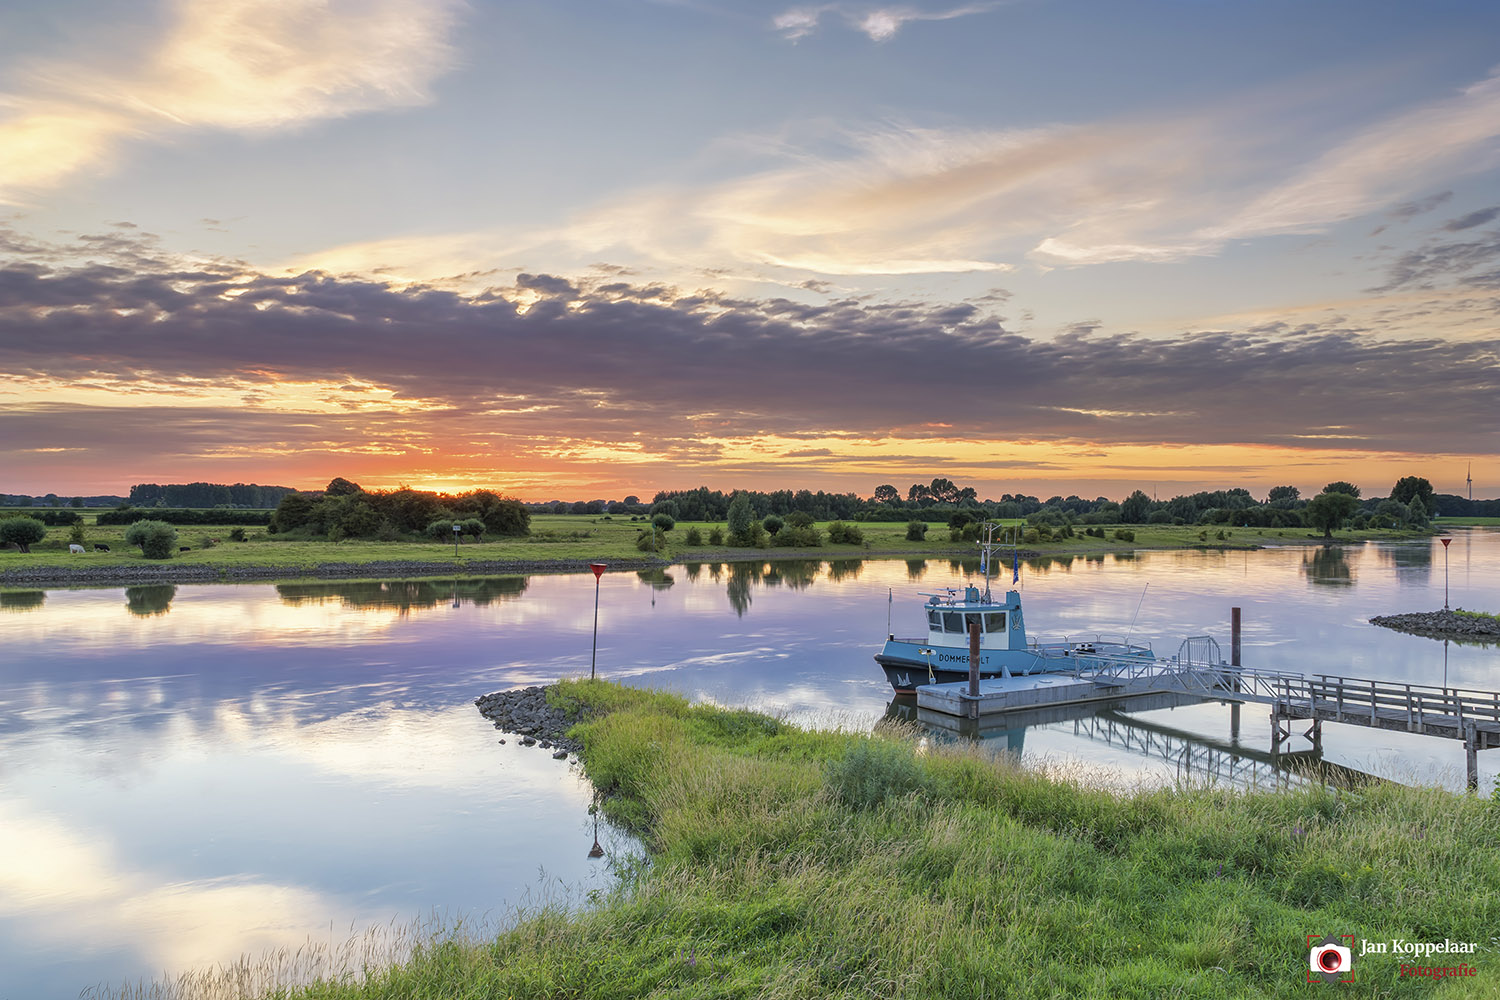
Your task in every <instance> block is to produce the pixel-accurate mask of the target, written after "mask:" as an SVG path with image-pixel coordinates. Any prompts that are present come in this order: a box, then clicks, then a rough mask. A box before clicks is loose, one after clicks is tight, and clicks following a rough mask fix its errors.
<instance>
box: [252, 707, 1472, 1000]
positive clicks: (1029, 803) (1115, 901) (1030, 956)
mask: <svg viewBox="0 0 1500 1000" xmlns="http://www.w3.org/2000/svg"><path fill="white" fill-rule="evenodd" d="M553 694H554V697H555V699H556V703H559V704H567V705H571V706H573V707H574V708H584V709H586V710H588V711H590V712H593V713H596V714H595V716H594V717H593V718H592V719H591V720H590V721H587V722H586V723H584V724H583V725H582V726H581V727H580V728H579V729H577V730H575V732H577V733H579V734H581V735H582V737H583V739H584V741H585V747H586V749H585V753H584V758H585V761H586V765H585V767H586V772H587V774H588V776H589V777H590V779H591V780H592V781H593V782H594V784H595V785H596V787H598V788H600V789H601V790H602V791H604V792H605V793H606V794H607V798H606V799H605V802H606V811H607V812H608V813H609V815H610V816H611V817H612V818H614V819H615V820H616V821H617V822H620V823H623V824H626V825H628V826H630V827H631V828H633V829H634V830H636V831H637V832H638V833H639V834H640V835H641V836H642V838H643V839H644V841H645V842H646V843H647V844H648V845H649V847H650V857H649V861H648V860H645V859H639V860H631V859H620V860H618V861H617V863H618V866H619V870H620V871H621V880H620V884H619V887H618V888H617V889H616V890H615V891H613V892H611V893H608V894H606V895H603V896H601V897H600V898H598V899H597V900H596V901H595V902H596V905H594V906H593V907H590V908H589V909H586V910H584V911H582V912H577V911H575V912H566V911H564V910H562V909H547V908H543V909H541V910H539V911H533V912H531V913H529V914H526V915H523V916H522V917H521V918H520V919H519V920H518V922H516V923H515V924H514V926H513V927H512V928H510V929H508V930H506V931H505V932H503V933H500V934H499V935H498V936H495V937H493V938H489V939H485V940H481V941H464V940H454V939H451V938H445V937H443V936H438V937H435V938H433V939H432V940H430V941H429V942H427V943H425V944H423V945H420V946H419V947H418V948H417V950H416V953H415V955H414V956H412V957H410V958H409V959H407V960H404V961H402V962H400V963H398V964H397V965H395V966H394V967H391V968H389V969H384V970H378V971H373V972H371V973H370V974H369V977H368V979H366V980H365V981H363V982H349V981H346V982H342V983H321V984H315V985H313V986H311V987H308V988H306V989H303V990H295V989H294V990H289V991H287V992H286V993H285V994H282V993H280V992H278V993H277V994H276V995H278V996H281V995H286V996H297V997H315V998H324V1000H353V998H377V997H379V998H394V997H434V998H435V997H475V998H477V997H497V998H500V997H594V998H635V997H641V998H644V997H726V998H727V997H746V998H748V997H780V998H797V997H808V998H813V997H872V998H874V997H878V998H881V1000H892V998H908V997H909V998H914V1000H915V998H929V997H1012V996H1013V997H1045V998H1053V997H1055V998H1062V997H1079V998H1096V1000H1106V998H1107V1000H1122V998H1124V1000H1158V998H1162V997H1174V998H1215V1000H1218V998H1223V1000H1230V998H1235V1000H1239V998H1272V997H1295V996H1303V995H1305V994H1308V993H1310V992H1315V991H1316V990H1318V989H1322V988H1323V987H1322V985H1321V984H1319V985H1313V986H1309V985H1308V984H1307V983H1306V973H1307V969H1308V950H1307V946H1306V943H1305V942H1306V938H1307V935H1310V934H1312V935H1319V936H1321V935H1325V934H1352V935H1354V937H1355V939H1356V947H1355V955H1356V958H1355V961H1354V966H1353V982H1352V984H1350V985H1345V986H1340V987H1336V989H1335V991H1336V992H1339V995H1345V996H1359V997H1375V996H1379V997H1392V998H1405V997H1423V998H1427V997H1438V998H1445V997H1460V996H1462V997H1471V998H1486V997H1488V998H1495V997H1500V955H1497V948H1496V939H1495V938H1494V936H1493V935H1494V933H1495V928H1496V926H1497V924H1500V894H1497V892H1496V889H1495V887H1496V886H1500V833H1497V830H1500V822H1497V818H1500V803H1497V802H1494V801H1491V800H1489V799H1485V798H1476V797H1462V796H1457V795H1453V794H1451V793H1448V792H1445V791H1441V790H1437V789H1431V788H1407V787H1402V786H1398V785H1385V784H1382V785H1375V786H1370V787H1365V788H1361V789H1359V790H1357V791H1355V790H1337V789H1327V788H1322V787H1314V788H1309V789H1306V790H1300V791H1292V792H1280V793H1270V792H1267V793H1256V794H1248V795H1240V794H1234V793H1231V792H1227V791H1222V790H1217V789H1212V788H1204V787H1182V788H1176V789H1165V790H1152V791H1140V792H1136V793H1133V794H1120V793H1116V792H1111V791H1108V790H1105V789H1102V788H1097V787H1092V786H1091V785H1090V784H1089V783H1088V782H1086V781H1083V780H1079V779H1077V778H1075V777H1071V776H1069V775H1068V774H1066V773H1057V772H1056V771H1053V772H1048V771H1047V770H1042V771H1036V770H1029V769H1023V768H1021V767H1019V766H1018V765H1016V764H1014V763H1013V762H1012V761H1010V759H1009V758H999V759H997V758H995V757H992V756H991V755H989V754H988V753H987V752H985V751H984V750H982V749H977V748H974V747H972V746H957V747H933V746H926V745H918V744H917V743H915V742H913V739H912V737H911V736H910V735H907V734H901V733H878V734H877V735H876V736H874V737H866V736H862V735H858V734H848V733H838V732H812V731H804V730H801V729H797V728H793V727H790V726H787V725H785V724H782V723H780V722H777V721H776V720H774V719H771V718H768V717H765V716H761V715H757V714H753V713H748V712H736V711H729V710H724V709H719V708H715V707H711V706H706V705H699V706H689V705H688V704H687V703H686V702H685V701H683V700H682V699H680V698H678V697H676V696H671V695H665V694H659V693H652V692H645V691H640V690H635V689H628V688H623V687H616V686H614V685H610V684H606V683H604V682H592V681H580V682H565V683H564V684H562V685H560V686H559V687H558V688H557V689H555V690H554V692H553ZM1360 939H1365V940H1369V941H1379V942H1391V941H1395V940H1401V941H1415V942H1427V941H1437V942H1441V941H1443V940H1445V939H1447V940H1450V941H1455V942H1472V943H1474V944H1475V945H1477V946H1478V948H1479V950H1478V951H1477V952H1475V953H1472V954H1467V953H1461V954H1452V955H1438V956H1434V957H1431V958H1428V959H1425V960H1422V961H1420V962H1416V961H1413V960H1411V959H1410V958H1409V957H1408V958H1407V960H1406V961H1407V963H1408V964H1414V965H1415V964H1420V965H1425V966H1429V967H1432V966H1441V967H1456V966H1458V965H1459V964H1460V963H1467V964H1468V965H1469V966H1471V967H1474V968H1476V969H1477V970H1478V975H1477V976H1475V977H1472V978H1463V979H1444V980H1439V981H1437V982H1434V980H1433V979H1432V978H1417V977H1402V976H1401V975H1400V974H1399V973H1400V967H1401V965H1402V964H1403V961H1402V959H1401V957H1400V956H1398V955H1395V954H1386V955H1368V956H1365V957H1358V956H1359V945H1358V943H1357V942H1358V941H1359V940H1360Z"/></svg>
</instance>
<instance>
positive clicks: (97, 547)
mask: <svg viewBox="0 0 1500 1000" xmlns="http://www.w3.org/2000/svg"><path fill="white" fill-rule="evenodd" d="M94 551H95V552H108V551H109V546H108V545H105V544H104V543H103V542H95V543H94Z"/></svg>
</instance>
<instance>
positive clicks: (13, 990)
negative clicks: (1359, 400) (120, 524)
mask: <svg viewBox="0 0 1500 1000" xmlns="http://www.w3.org/2000/svg"><path fill="white" fill-rule="evenodd" d="M1448 558H1449V570H1450V572H1449V579H1450V589H1451V601H1452V603H1453V604H1454V605H1456V606H1464V607H1471V608H1483V609H1489V610H1495V609H1497V608H1500V532H1494V531H1479V530H1475V531H1460V532H1459V533H1457V535H1456V538H1455V540H1454V542H1453V545H1452V550H1451V552H1450V553H1449V554H1448ZM972 572H974V568H973V567H970V566H966V565H959V564H955V563H951V562H949V561H947V560H942V561H929V562H925V563H924V562H920V561H917V562H911V563H908V562H903V561H899V560H897V561H873V562H866V563H859V562H842V563H841V562H833V563H813V564H791V565H774V566H768V565H760V566H755V565H745V564H739V565H731V566H723V567H714V566H702V567H674V568H672V569H670V570H667V571H665V572H655V573H645V574H637V573H621V574H609V575H606V577H605V578H604V580H603V583H602V586H601V589H600V595H601V602H600V612H599V634H600V645H599V665H600V670H601V673H602V674H603V675H604V676H607V677H611V678H615V679H619V680H623V681H626V682H628V683H632V684H641V685H651V686H657V687H665V688H670V689H673V690H676V691H679V692H681V693H683V694H685V695H688V696H689V697H691V698H694V699H697V700H702V701H712V702H717V703H723V704H728V705H736V706H748V707H753V708H758V709H762V710H769V711H776V712H781V713H784V714H785V715H787V716H788V717H790V718H792V719H794V720H797V721H805V722H814V723H820V724H842V725H848V726H858V727H868V726H869V725H871V724H873V723H874V722H875V721H876V720H877V719H879V718H880V717H882V716H883V715H885V714H886V713H887V712H888V711H896V710H899V707H898V708H897V709H892V706H891V697H890V689H889V687H888V686H887V685H886V683H885V682H884V680H883V678H882V676H881V673H880V671H879V670H878V668H877V667H876V666H875V664H874V662H873V660H872V659H871V656H872V654H873V653H874V652H875V651H876V650H877V649H878V648H879V643H880V641H881V639H882V638H883V636H884V635H885V633H886V630H887V621H888V616H889V621H890V626H891V628H892V629H893V630H894V631H895V632H897V633H898V634H901V633H914V632H917V631H918V630H920V629H921V627H922V624H921V623H922V617H921V615H920V609H919V607H918V605H919V603H920V601H921V598H920V597H918V596H917V593H918V592H919V591H922V590H932V589H935V588H939V587H946V586H955V585H959V584H961V583H962V582H964V581H965V580H966V579H967V578H968V576H969V574H970V573H972ZM1443 580H1444V567H1443V550H1442V548H1441V547H1440V546H1439V545H1438V544H1437V542H1436V541H1432V542H1430V543H1429V542H1426V541H1424V542H1419V543H1411V544H1397V545H1387V546H1375V545H1368V546H1364V547H1356V548H1348V549H1333V550H1324V549H1302V548H1287V549H1269V550H1263V551H1260V552H1252V553H1242V552H1234V553H1216V552H1150V553H1141V554H1139V555H1137V556H1135V557H1134V558H1121V557H1107V558H1104V559H1098V560H1084V559H1074V560H1058V561H1053V562H1051V563H1045V564H1044V563H1035V564H1032V565H1023V567H1022V585H1021V586H1022V590H1023V595H1024V597H1025V599H1026V614H1027V625H1028V626H1029V631H1030V632H1031V633H1032V634H1033V635H1036V636H1039V637H1044V638H1045V637H1060V636H1063V635H1074V636H1079V635H1084V634H1090V633H1095V632H1108V633H1116V634H1118V633H1122V632H1124V631H1125V629H1126V628H1127V627H1128V626H1129V625H1130V622H1131V619H1132V618H1133V617H1134V618H1135V624H1134V632H1133V635H1134V636H1135V637H1137V638H1148V639H1151V640H1152V641H1153V642H1154V643H1155V646H1156V649H1157V650H1158V652H1163V653H1172V652H1175V651H1176V649H1177V645H1178V643H1179V642H1180V640H1181V639H1182V637H1184V636H1186V635H1196V634H1203V633H1208V634H1212V635H1215V636H1217V637H1218V638H1219V639H1220V641H1221V642H1222V643H1223V644H1224V646H1225V649H1226V650H1227V648H1228V632H1229V625H1228V622H1229V614H1230V611H1229V609H1230V607H1231V606H1234V605H1239V606H1240V607H1242V608H1243V609H1244V621H1245V653H1244V659H1245V662H1246V663H1247V664H1251V665H1257V666H1267V667H1275V668H1280V669H1288V670H1303V671H1308V672H1328V673H1344V674H1349V675H1353V676H1359V677H1377V678H1385V679H1400V680H1410V681H1414V682H1421V683H1428V684H1441V683H1443V679H1444V672H1445V671H1446V675H1447V681H1448V683H1449V684H1451V685H1453V686H1463V687H1473V688H1485V689H1488V688H1496V687H1500V648H1496V647H1488V648H1485V647H1477V646H1463V645H1458V644H1451V645H1449V646H1448V647H1447V648H1446V650H1445V647H1444V645H1443V644H1442V643H1441V642H1435V641H1433V640H1430V639H1423V638H1419V637H1414V636H1404V635H1400V634H1396V633H1392V632H1389V631H1387V630H1383V629H1378V628H1375V627H1374V626H1371V625H1369V624H1367V623H1366V619H1368V618H1369V617H1370V616H1371V615H1375V614H1381V613H1390V612H1398V611H1411V610H1430V609H1433V608H1438V607H1441V606H1442V600H1443ZM890 593H893V594H894V598H895V599H894V601H893V602H890V603H888V594H890ZM593 598H594V581H593V578H592V577H590V576H587V575H584V576H532V577H529V578H523V577H509V578H498V579H493V580H483V581H467V582H462V583H459V584H457V585H455V584H452V583H421V584H412V583H384V584H380V583H376V584H340V583H311V584H298V585H282V586H269V585H253V586H250V585H247V586H178V587H145V588H130V589H124V590H122V589H118V588H116V589H105V590H79V591H48V592H46V593H45V594H44V593H41V592H33V593H14V592H12V593H8V594H5V595H0V651H3V652H0V657H3V659H0V1000H21V998H30V997H38V996H40V997H51V996H55V997H71V996H76V995H77V994H78V992H79V991H80V990H81V989H84V988H86V987H89V986H91V985H93V984H96V983H99V982H110V983H116V984H119V983H122V982H125V981H130V980H137V979H140V978H143V977H144V978H147V979H149V978H151V977H154V976H160V975H163V974H164V973H166V974H175V973H177V972H179V971H182V970H184V969H189V968H194V967H202V966H205V965H211V964H214V963H221V962H231V961H234V960H235V959H237V958H238V957H239V956H240V955H241V954H242V953H251V954H259V953H260V952H262V951H263V950H266V949H270V948H277V947H283V946H286V947H290V948H293V949H295V948H296V947H297V946H299V945H302V944H303V943H304V942H306V941H307V940H308V939H309V938H312V939H313V940H315V941H330V940H332V941H343V940H344V939H346V938H348V937H349V935H350V932H351V928H352V929H353V930H354V931H355V932H358V931H359V930H360V929H362V928H364V927H367V926H370V925H385V924H389V923H391V922H392V921H395V922H397V923H405V922H407V921H409V920H412V919H415V918H424V917H432V916H433V915H434V914H435V915H436V917H437V919H449V920H451V919H453V918H455V917H457V916H466V917H469V918H485V917H488V918H490V919H493V920H498V919H503V917H504V915H505V914H506V913H508V912H509V911H510V909H511V908H512V907H513V906H516V905H526V904H528V903H535V902H538V901H541V900H546V899H552V900H563V899H573V900H577V899H579V898H581V893H583V892H585V891H586V890H588V889H589V888H595V887H600V886H602V885H605V884H607V879H608V875H607V871H606V869H605V866H604V863H603V862H599V861H590V860H589V859H588V858H587V856H586V855H587V852H588V849H589V847H590V846H591V844H592V842H593V827H592V825H591V820H590V818H589V815H588V805H589V791H588V788H587V786H586V784H585V783H583V782H582V781H581V780H580V779H579V778H578V776H577V774H576V771H574V770H571V769H570V768H569V766H568V765H566V764H563V763H561V762H557V761H553V760H552V759H551V758H550V756H548V755H547V754H546V753H543V752H541V751H537V750H534V749H530V750H528V749H523V748H521V747H519V746H517V745H515V743H514V741H512V742H511V743H509V744H507V745H504V746H502V745H500V744H499V743H498V742H497V735H498V734H496V733H495V732H494V730H493V729H492V728H491V727H490V726H489V724H488V723H487V722H485V721H484V720H483V719H481V718H480V717H479V715H478V714H477V712H476V711H475V710H474V708H473V707H472V705H471V702H472V700H473V699H474V697H476V696H477V695H479V694H481V693H484V692H487V691H492V690H497V689H501V688H507V687H514V686H522V685H526V684H533V683H542V682H547V681H550V680H552V679H554V678H558V677H563V676H572V675H577V674H578V672H579V671H580V670H583V671H585V672H586V671H587V668H588V658H589V639H590V629H591V627H592V622H593ZM1137 607H1139V613H1138V615H1137ZM1228 718H1229V712H1228V709H1227V708H1225V707H1224V706H1222V705H1219V704H1203V705H1194V706H1187V707H1180V708H1175V709H1170V710H1167V709H1163V710H1157V711H1151V712H1133V713H1131V714H1130V715H1129V716H1123V717H1110V718H1108V719H1106V720H1104V721H1103V722H1102V723H1101V721H1100V720H1097V719H1096V720H1084V721H1069V722H1061V723H1055V724H1050V725H1047V726H1042V727H1036V728H1031V729H1028V730H1026V731H1025V732H1013V733H1010V734H1007V735H1005V736H1003V737H1002V739H1001V742H1000V743H999V744H997V745H1004V746H1010V747H1012V748H1015V749H1019V750H1021V751H1022V752H1023V753H1024V755H1025V756H1027V757H1028V758H1030V759H1033V760H1036V759H1052V760H1059V761H1077V762H1081V764H1082V765H1084V766H1086V767H1089V768H1099V769H1107V772H1108V774H1110V775H1112V776H1113V777H1114V778H1115V779H1117V780H1123V781H1134V780H1144V781H1172V780H1175V779H1176V778H1177V777H1178V776H1180V775H1181V774H1182V773H1183V769H1184V767H1187V766H1188V765H1189V764H1190V763H1191V761H1193V760H1196V759H1197V757H1195V756H1194V751H1193V750H1192V748H1193V747H1194V746H1196V745H1197V744H1194V743H1193V741H1192V740H1190V739H1186V738H1185V737H1184V736H1183V734H1193V735H1195V736H1197V737H1202V738H1203V739H1204V740H1206V741H1208V742H1210V743H1212V742H1220V743H1222V742H1227V740H1228V733H1229V723H1228ZM1268 734H1269V725H1268V723H1267V721H1266V717H1265V712H1264V710H1262V709H1258V708H1254V707H1250V708H1247V709H1245V710H1244V719H1243V726H1242V731H1241V738H1242V740H1243V742H1244V744H1245V745H1246V746H1250V747H1260V748H1262V749H1264V748H1265V747H1266V745H1267V744H1268V742H1269V735H1268ZM1324 743H1325V756H1326V757H1327V759H1329V760H1332V761H1334V762H1337V763H1341V764H1345V765H1348V766H1352V767H1356V768H1358V769H1360V770H1364V771H1369V772H1372V773H1376V774H1381V775H1385V776H1394V777H1398V778H1408V779H1410V778H1416V779H1419V780H1427V781H1441V782H1443V783H1446V784H1448V785H1450V786H1452V787H1455V788H1457V787H1461V785H1462V780H1463V777H1462V768H1463V752H1462V749H1461V747H1460V746H1459V744H1457V743H1453V742H1447V741H1441V740H1436V739H1428V738H1423V737H1410V736H1406V735H1404V734H1390V733H1380V732H1372V731H1369V730H1363V729H1358V728H1354V727H1347V726H1336V725H1329V726H1327V727H1326V729H1325V737H1324ZM1497 765H1500V754H1497V755H1494V756H1491V755H1488V754H1481V755H1480V771H1481V780H1482V782H1483V787H1484V788H1488V787H1489V786H1490V783H1491V782H1492V781H1493V780H1494V776H1495V773H1496V767H1497ZM1189 773H1192V772H1191V770H1189ZM601 839H603V840H604V841H605V842H606V845H612V846H627V845H624V843H623V842H622V841H619V840H615V839H613V838H612V835H611V834H610V833H609V832H608V831H607V830H605V831H602V838H601Z"/></svg>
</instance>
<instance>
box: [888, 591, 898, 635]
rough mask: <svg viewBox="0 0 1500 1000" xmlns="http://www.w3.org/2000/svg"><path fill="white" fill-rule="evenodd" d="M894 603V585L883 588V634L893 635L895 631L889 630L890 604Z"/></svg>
mask: <svg viewBox="0 0 1500 1000" xmlns="http://www.w3.org/2000/svg"><path fill="white" fill-rule="evenodd" d="M894 603H896V589H895V588H894V587H887V588H885V634H886V635H895V634H896V633H895V632H892V631H891V605H892V604H894Z"/></svg>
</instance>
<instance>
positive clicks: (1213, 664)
mask: <svg viewBox="0 0 1500 1000" xmlns="http://www.w3.org/2000/svg"><path fill="white" fill-rule="evenodd" d="M1217 654H1218V644H1217V643H1215V642H1214V641H1213V640H1212V639H1208V638H1207V637H1204V636H1195V637H1193V638H1190V639H1187V640H1185V641H1184V642H1183V644H1182V649H1181V650H1180V651H1179V653H1178V655H1177V656H1174V657H1171V658H1160V657H1158V658H1154V659H1148V658H1141V657H1115V658H1107V657H1100V656H1097V655H1095V656H1092V657H1091V658H1090V662H1091V665H1095V664H1098V663H1099V661H1100V660H1101V659H1104V660H1106V662H1105V663H1104V665H1102V666H1096V667H1094V668H1093V669H1081V668H1075V669H1073V670H1068V669H1066V666H1065V665H1064V664H1059V666H1062V667H1063V669H1054V670H1050V671H1048V672H1045V673H1035V674H1026V675H1023V676H1018V677H1005V678H992V679H985V680H982V681H980V682H979V693H978V695H977V696H976V695H971V694H970V693H969V685H968V684H967V683H964V682H959V683H954V684H928V685H924V686H922V687H919V688H917V705H918V707H920V708H924V709H928V710H931V711H934V712H941V713H943V714H946V715H952V716H957V717H960V718H969V719H978V718H981V717H982V716H987V715H998V714H1003V713H1007V712H1013V711H1017V710H1021V709H1038V708H1043V707H1046V706H1056V705H1066V704H1081V703H1086V702H1091V701H1098V702H1109V701H1118V700H1121V699H1128V698H1131V697H1135V696H1142V695H1147V694H1160V693H1165V692H1177V693H1181V694H1188V695H1194V696H1197V697H1200V698H1203V699H1205V700H1213V701H1228V702H1232V703H1236V704H1238V703H1246V702H1255V703H1260V704H1266V705H1269V706H1271V727H1272V739H1273V743H1272V752H1273V753H1274V752H1277V751H1279V748H1280V746H1281V743H1282V742H1283V741H1285V740H1286V739H1288V738H1289V737H1290V736H1291V732H1290V730H1289V729H1286V728H1284V727H1283V725H1282V723H1283V722H1284V721H1290V720H1308V721H1311V722H1312V727H1311V728H1310V729H1309V730H1308V732H1307V736H1308V738H1309V739H1312V740H1313V741H1314V743H1315V744H1320V743H1321V734H1322V724H1323V723H1324V722H1339V723H1344V724H1346V725H1354V726H1365V727H1369V728H1374V729H1386V730H1392V731H1399V732H1408V733H1419V734H1422V735H1426V736H1436V737H1440V738H1443V739H1453V740H1461V741H1463V744H1464V749H1465V752H1466V761H1467V765H1468V767H1467V770H1468V784H1469V787H1470V788H1477V787H1478V784H1479V767H1478V760H1477V758H1476V755H1477V753H1478V752H1479V751H1480V750H1488V749H1491V748H1495V747H1500V691H1472V690H1462V689H1459V688H1449V687H1433V686H1430V685H1424V684H1406V683H1398V682H1395V681H1379V680H1371V679H1368V678H1357V677H1341V676H1338V675H1333V674H1314V675H1312V676H1307V675H1305V674H1299V673H1293V672H1290V671H1284V670H1262V669H1257V668H1252V667H1244V666H1237V665H1233V664H1229V663H1225V662H1223V660H1222V658H1219V657H1218V655H1217Z"/></svg>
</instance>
